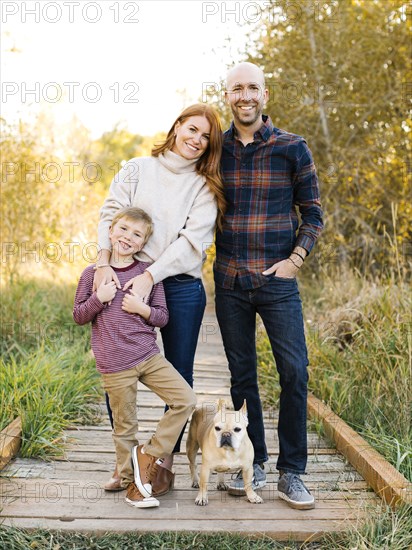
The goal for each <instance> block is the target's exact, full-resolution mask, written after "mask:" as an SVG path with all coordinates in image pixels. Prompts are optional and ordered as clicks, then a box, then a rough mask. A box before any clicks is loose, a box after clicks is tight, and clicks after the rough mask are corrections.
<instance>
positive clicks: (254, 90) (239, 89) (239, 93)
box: [226, 84, 263, 100]
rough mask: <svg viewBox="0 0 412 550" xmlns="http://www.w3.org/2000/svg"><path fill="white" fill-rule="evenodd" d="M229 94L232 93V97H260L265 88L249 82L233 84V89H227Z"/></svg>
mask: <svg viewBox="0 0 412 550" xmlns="http://www.w3.org/2000/svg"><path fill="white" fill-rule="evenodd" d="M226 93H227V94H230V97H231V99H232V100H233V99H237V98H239V99H240V98H245V99H258V98H260V97H262V95H263V89H262V88H261V87H260V86H258V85H257V84H249V85H248V86H240V85H236V86H233V88H232V89H231V90H226Z"/></svg>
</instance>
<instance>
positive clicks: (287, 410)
mask: <svg viewBox="0 0 412 550" xmlns="http://www.w3.org/2000/svg"><path fill="white" fill-rule="evenodd" d="M256 313H258V314H259V315H260V317H261V318H262V321H263V324H264V326H265V329H266V332H267V335H268V337H269V340H270V343H271V346H272V351H273V355H274V357H275V360H276V367H277V370H278V372H279V377H280V386H281V394H280V405H279V423H278V436H279V458H278V461H277V465H276V467H277V469H278V470H284V471H287V472H293V473H297V474H301V473H304V472H305V468H306V461H307V432H306V402H307V381H308V374H307V365H308V358H307V350H306V343H305V335H304V327H303V315H302V303H301V300H300V296H299V289H298V284H297V281H296V279H286V278H280V277H274V276H269V277H268V282H267V283H266V284H265V285H263V286H261V287H260V288H256V289H253V290H242V289H241V288H240V286H239V284H238V283H237V282H236V285H235V288H234V290H228V289H223V288H221V287H219V286H217V285H216V315H217V318H218V321H219V325H220V330H221V333H222V338H223V344H224V347H225V352H226V356H227V359H228V362H229V369H230V373H231V394H232V400H233V405H234V407H235V409H239V408H240V407H241V406H242V404H243V400H244V399H246V402H247V409H248V417H249V426H248V434H249V437H250V439H251V441H252V444H253V447H254V450H255V458H254V462H255V463H262V462H265V461H266V460H267V459H268V456H267V450H266V445H265V432H264V425H263V414H262V405H261V402H260V397H259V389H258V382H257V368H256V338H255V330H256Z"/></svg>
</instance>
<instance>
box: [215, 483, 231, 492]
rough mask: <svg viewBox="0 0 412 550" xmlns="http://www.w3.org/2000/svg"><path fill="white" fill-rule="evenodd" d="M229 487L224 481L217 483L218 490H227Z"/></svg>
mask: <svg viewBox="0 0 412 550" xmlns="http://www.w3.org/2000/svg"><path fill="white" fill-rule="evenodd" d="M228 489H229V485H226V483H225V482H224V481H220V482H219V483H218V484H217V490H218V491H227V490H228Z"/></svg>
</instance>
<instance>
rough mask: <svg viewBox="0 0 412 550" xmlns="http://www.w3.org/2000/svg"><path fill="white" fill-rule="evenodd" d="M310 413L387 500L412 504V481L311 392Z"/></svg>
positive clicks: (377, 492)
mask: <svg viewBox="0 0 412 550" xmlns="http://www.w3.org/2000/svg"><path fill="white" fill-rule="evenodd" d="M308 414H309V415H310V416H311V417H313V418H317V419H320V420H321V421H322V423H323V426H324V428H325V432H326V434H327V435H328V437H329V438H330V439H331V440H332V441H334V443H335V445H336V448H337V449H338V450H339V451H340V452H341V453H342V454H343V455H344V456H345V457H346V458H347V460H349V462H350V463H351V464H352V466H353V467H354V468H355V469H356V470H357V471H358V472H359V474H360V475H361V476H362V478H364V479H365V480H366V482H367V483H368V484H369V485H370V487H372V488H373V489H374V491H375V492H376V494H377V495H378V496H380V497H381V498H382V499H383V500H384V501H385V502H386V503H387V504H389V505H390V506H392V507H396V506H398V505H399V504H412V483H410V482H409V481H408V480H407V479H406V478H405V477H404V476H403V475H402V474H401V473H400V472H398V470H396V468H394V467H393V466H392V464H390V463H389V462H388V461H387V460H385V459H384V458H383V456H382V455H381V454H380V453H378V452H377V451H376V450H375V449H374V448H373V447H371V446H370V445H369V443H367V442H366V441H365V440H364V439H363V437H361V436H360V435H359V434H358V433H356V432H355V430H353V429H352V428H351V427H350V426H348V425H347V424H346V422H344V421H343V420H342V419H341V418H340V417H339V416H337V415H336V414H335V413H334V412H333V411H332V409H331V408H330V407H328V406H327V405H325V404H324V403H322V401H320V400H319V399H317V398H316V397H315V396H314V395H309V396H308Z"/></svg>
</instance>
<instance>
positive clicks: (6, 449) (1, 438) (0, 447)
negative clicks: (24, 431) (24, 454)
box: [0, 416, 21, 470]
mask: <svg viewBox="0 0 412 550" xmlns="http://www.w3.org/2000/svg"><path fill="white" fill-rule="evenodd" d="M20 446H21V418H20V416H18V417H17V418H15V419H14V420H13V422H11V423H10V424H9V425H8V426H7V427H6V428H4V430H2V431H1V432H0V470H2V469H3V468H4V467H5V466H6V464H8V463H9V462H10V460H11V459H12V458H14V457H15V456H16V454H17V453H18V451H19V449H20Z"/></svg>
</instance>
